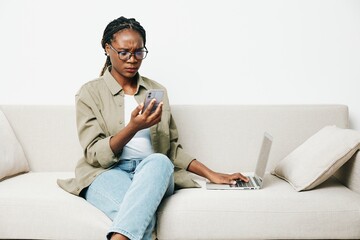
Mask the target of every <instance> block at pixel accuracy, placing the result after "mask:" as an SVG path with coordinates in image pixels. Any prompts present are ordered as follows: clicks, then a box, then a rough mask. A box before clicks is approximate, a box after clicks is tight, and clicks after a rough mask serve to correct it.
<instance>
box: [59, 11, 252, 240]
mask: <svg viewBox="0 0 360 240" xmlns="http://www.w3.org/2000/svg"><path fill="white" fill-rule="evenodd" d="M101 43H102V47H103V48H104V50H105V55H106V56H107V59H106V63H105V66H104V68H103V70H102V72H101V76H100V77H99V78H97V79H95V80H93V81H90V82H88V83H86V84H85V85H84V86H82V87H81V89H80V90H79V92H78V93H77V95H76V114H77V128H78V134H79V139H80V143H81V145H82V147H83V148H84V157H83V158H82V159H80V161H79V162H78V165H77V167H76V170H75V174H76V177H75V178H74V179H69V180H66V181H59V184H60V186H61V187H63V188H64V189H65V190H67V191H69V192H71V193H73V194H75V195H80V196H83V197H84V198H85V199H86V200H87V201H88V202H90V203H91V204H93V205H94V206H96V207H97V208H99V209H100V210H102V211H103V212H104V213H105V214H106V215H107V216H108V217H109V218H110V219H112V221H113V224H112V226H111V228H110V229H109V232H108V235H107V238H108V239H112V240H114V239H151V236H152V231H153V229H154V226H155V221H156V210H157V208H158V206H159V204H160V202H161V200H162V199H163V198H164V197H165V196H170V195H171V194H173V192H174V188H185V187H197V186H198V185H197V184H196V182H194V181H193V180H192V179H191V178H190V177H189V175H188V173H187V171H190V172H193V173H195V174H198V175H200V176H203V177H205V178H207V179H208V180H210V181H211V182H215V183H226V184H231V183H233V182H234V181H235V180H236V179H242V180H244V181H247V178H246V177H244V176H243V175H242V174H240V173H234V174H222V173H217V172H214V171H212V170H210V169H209V168H207V167H206V166H205V165H203V164H202V163H200V162H199V161H197V160H195V159H194V158H193V157H191V156H190V155H188V154H187V153H186V152H185V151H184V150H183V149H182V147H181V145H180V144H179V143H178V142H177V139H178V135H177V130H176V125H175V122H174V120H173V118H172V115H171V112H170V106H169V101H168V97H167V94H166V91H165V96H164V99H163V101H162V102H161V103H160V104H159V105H158V107H157V108H156V110H155V111H154V112H152V111H151V108H152V107H153V106H154V104H155V102H154V101H151V103H150V105H149V106H148V107H147V108H146V109H144V110H143V109H142V108H143V104H142V102H143V101H144V98H145V93H146V91H147V90H149V89H164V90H165V88H164V87H163V86H161V85H160V84H159V83H157V82H155V81H153V80H150V79H148V78H145V77H142V76H140V74H139V73H138V70H139V68H140V66H141V63H142V60H143V59H144V58H145V57H146V55H147V53H148V51H147V48H146V45H145V44H146V34H145V30H144V28H143V27H142V26H141V25H140V24H139V22H137V21H136V20H135V19H127V18H125V17H120V18H118V19H115V20H113V21H112V22H110V23H109V24H108V26H107V27H106V29H105V31H104V35H103V39H102V42H101ZM174 169H175V172H174Z"/></svg>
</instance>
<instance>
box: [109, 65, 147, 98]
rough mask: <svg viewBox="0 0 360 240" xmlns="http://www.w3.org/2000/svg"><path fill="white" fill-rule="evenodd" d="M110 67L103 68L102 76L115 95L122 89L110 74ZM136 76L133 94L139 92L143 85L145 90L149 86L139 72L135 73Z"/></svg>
mask: <svg viewBox="0 0 360 240" xmlns="http://www.w3.org/2000/svg"><path fill="white" fill-rule="evenodd" d="M110 68H111V66H109V67H108V68H107V69H106V70H105V72H104V75H103V78H104V81H105V83H106V85H107V87H108V88H109V90H110V92H111V93H112V95H116V94H118V93H119V92H121V91H122V87H121V85H120V84H119V83H118V82H117V81H116V79H115V78H114V77H113V76H112V75H111V73H110ZM137 78H138V79H137V90H136V93H135V95H136V94H138V93H139V89H140V87H143V88H145V89H146V90H147V89H149V88H150V86H149V85H148V84H147V83H146V82H145V81H144V79H143V78H142V77H141V76H140V74H139V73H137Z"/></svg>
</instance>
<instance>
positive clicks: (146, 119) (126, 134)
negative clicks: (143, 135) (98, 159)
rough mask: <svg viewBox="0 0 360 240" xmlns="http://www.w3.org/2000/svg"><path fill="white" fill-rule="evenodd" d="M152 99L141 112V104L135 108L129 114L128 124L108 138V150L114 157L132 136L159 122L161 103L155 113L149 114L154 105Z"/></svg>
mask: <svg viewBox="0 0 360 240" xmlns="http://www.w3.org/2000/svg"><path fill="white" fill-rule="evenodd" d="M155 102H156V101H155V99H153V100H152V101H151V102H150V104H149V106H148V107H147V108H146V109H145V110H144V112H141V111H142V109H143V104H141V105H139V106H138V107H137V108H135V110H134V111H132V113H131V119H130V122H129V124H127V125H126V127H125V128H123V129H122V130H121V131H120V132H118V133H117V134H116V135H114V136H112V137H111V138H110V148H111V150H112V151H113V153H114V154H115V155H117V154H119V153H120V152H121V151H122V149H123V147H124V146H125V145H126V144H127V143H128V142H129V141H130V140H131V139H132V138H133V137H134V135H135V134H136V133H137V132H138V131H140V130H142V129H145V128H149V127H151V126H153V125H155V124H157V123H159V122H160V121H161V114H162V106H163V103H162V102H161V103H160V104H159V106H158V107H157V108H156V110H155V112H153V113H151V109H152V108H153V106H154V104H155Z"/></svg>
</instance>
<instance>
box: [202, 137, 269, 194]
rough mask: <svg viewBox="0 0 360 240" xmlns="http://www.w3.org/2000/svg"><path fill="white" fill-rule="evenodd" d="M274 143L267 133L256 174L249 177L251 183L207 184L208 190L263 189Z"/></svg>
mask: <svg viewBox="0 0 360 240" xmlns="http://www.w3.org/2000/svg"><path fill="white" fill-rule="evenodd" d="M272 141H273V138H272V136H271V135H270V134H269V133H266V132H265V133H264V138H263V142H262V145H261V149H260V153H259V158H258V161H257V164H256V169H255V172H254V173H252V174H249V176H247V177H248V178H249V182H244V181H241V180H238V181H236V184H233V185H232V184H216V183H210V182H207V183H206V188H207V189H209V190H253V189H260V188H262V186H263V183H264V175H265V170H266V165H267V162H268V159H269V155H270V149H271V144H272Z"/></svg>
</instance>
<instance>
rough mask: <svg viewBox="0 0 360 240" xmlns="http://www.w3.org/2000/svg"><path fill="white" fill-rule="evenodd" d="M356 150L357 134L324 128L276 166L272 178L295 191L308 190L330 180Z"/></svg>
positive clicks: (359, 134)
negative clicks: (287, 184)
mask: <svg viewBox="0 0 360 240" xmlns="http://www.w3.org/2000/svg"><path fill="white" fill-rule="evenodd" d="M359 148H360V132H358V131H355V130H351V129H343V128H338V127H336V126H326V127H324V128H322V129H321V130H320V131H318V132H317V133H315V134H314V135H313V136H311V137H310V138H309V139H307V140H306V141H305V142H304V143H303V144H301V145H300V146H299V147H298V148H296V149H295V150H294V151H292V152H291V153H290V154H289V155H288V156H286V157H285V158H284V159H283V160H281V161H280V162H279V164H278V165H277V166H276V168H275V170H274V171H273V174H274V175H276V176H278V177H279V178H282V179H284V180H286V181H288V182H289V183H290V184H291V185H292V186H293V187H294V189H295V190H297V191H302V190H310V189H313V188H315V187H317V186H318V185H319V184H321V183H323V182H324V181H325V180H327V179H328V178H329V177H331V176H332V175H333V174H334V173H335V172H336V171H337V170H338V169H339V168H340V167H341V166H342V165H343V164H344V163H345V162H346V161H348V160H349V159H350V158H351V157H352V156H353V155H354V153H355V152H356V151H357V150H358V149H359Z"/></svg>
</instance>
